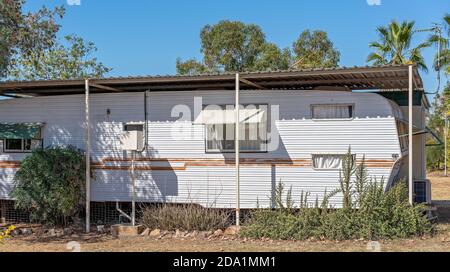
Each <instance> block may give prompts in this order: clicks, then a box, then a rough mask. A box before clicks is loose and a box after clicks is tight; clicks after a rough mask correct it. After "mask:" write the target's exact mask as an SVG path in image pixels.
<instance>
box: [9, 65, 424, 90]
mask: <svg viewBox="0 0 450 272" xmlns="http://www.w3.org/2000/svg"><path fill="white" fill-rule="evenodd" d="M413 74H414V77H413V85H414V86H413V87H414V89H416V90H423V83H422V79H421V77H420V75H419V72H418V70H417V67H416V66H414V67H413ZM240 77H241V78H242V79H244V80H247V81H251V82H252V83H255V84H257V85H259V86H262V87H264V88H267V89H299V90H307V89H314V88H317V87H321V86H333V87H345V88H348V89H350V90H381V91H383V90H384V91H387V90H390V91H393V90H394V91H395V90H405V89H407V88H408V65H388V66H364V67H340V68H321V69H305V70H286V71H267V72H242V73H240ZM90 82H91V83H93V84H97V85H101V86H103V87H106V89H105V88H103V89H100V88H95V87H93V88H91V92H112V91H113V90H108V89H107V88H108V87H109V88H115V89H118V90H120V91H124V92H125V91H145V90H150V91H182V90H213V89H234V88H235V73H221V74H203V75H189V76H180V75H177V76H138V77H110V78H99V79H90ZM84 84H85V82H84V80H83V79H79V80H39V81H16V82H14V81H7V82H1V83H0V95H1V94H6V95H8V94H9V95H21V94H22V95H61V94H79V93H84ZM241 89H243V90H245V89H255V87H254V86H252V85H250V84H246V83H245V82H243V83H242V84H241Z"/></svg>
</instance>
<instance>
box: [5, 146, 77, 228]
mask: <svg viewBox="0 0 450 272" xmlns="http://www.w3.org/2000/svg"><path fill="white" fill-rule="evenodd" d="M85 167H86V164H85V156H84V154H83V153H82V152H81V151H80V150H77V149H75V148H72V147H68V148H62V147H49V148H46V149H38V150H35V151H33V153H32V154H31V155H30V156H27V157H26V158H25V159H24V160H23V161H22V163H21V166H20V169H19V170H18V171H17V173H16V175H15V177H14V188H13V190H12V196H13V197H14V198H15V200H16V201H15V205H16V208H19V209H24V210H26V211H28V212H29V213H30V217H31V220H33V221H37V222H42V223H45V224H52V225H61V224H63V225H65V224H67V223H69V221H70V220H71V219H72V218H73V217H74V216H76V215H77V214H78V213H79V212H80V211H81V209H82V207H83V206H82V204H83V202H82V201H83V198H84V191H85V169H86V168H85Z"/></svg>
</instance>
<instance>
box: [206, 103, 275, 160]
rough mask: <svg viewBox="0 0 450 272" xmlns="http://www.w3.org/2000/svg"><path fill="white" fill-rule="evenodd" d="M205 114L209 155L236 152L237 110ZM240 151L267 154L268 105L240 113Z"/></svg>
mask: <svg viewBox="0 0 450 272" xmlns="http://www.w3.org/2000/svg"><path fill="white" fill-rule="evenodd" d="M219 107H220V109H217V106H216V108H214V109H212V110H211V109H208V107H205V108H204V110H203V112H202V115H203V116H202V118H203V123H204V124H205V127H206V152H234V144H235V143H234V139H235V111H234V109H231V108H230V109H229V108H225V106H219ZM239 112H240V122H241V124H240V131H239V136H240V138H241V140H240V141H239V148H240V151H241V152H265V151H266V137H267V116H266V115H267V105H253V106H249V107H244V109H241V110H240V111H239Z"/></svg>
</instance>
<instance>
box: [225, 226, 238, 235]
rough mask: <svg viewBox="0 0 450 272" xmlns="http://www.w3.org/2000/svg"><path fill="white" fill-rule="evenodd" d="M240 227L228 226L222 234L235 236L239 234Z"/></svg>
mask: <svg viewBox="0 0 450 272" xmlns="http://www.w3.org/2000/svg"><path fill="white" fill-rule="evenodd" d="M240 229H241V227H239V226H230V227H228V228H226V229H225V232H224V233H223V234H224V235H228V236H236V235H238V234H239V231H240Z"/></svg>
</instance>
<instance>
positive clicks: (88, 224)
mask: <svg viewBox="0 0 450 272" xmlns="http://www.w3.org/2000/svg"><path fill="white" fill-rule="evenodd" d="M85 91H86V92H85V98H86V100H85V114H86V128H85V130H86V151H85V152H86V232H87V233H89V232H90V231H91V218H90V217H91V127H90V126H91V124H90V121H89V79H86V80H85Z"/></svg>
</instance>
